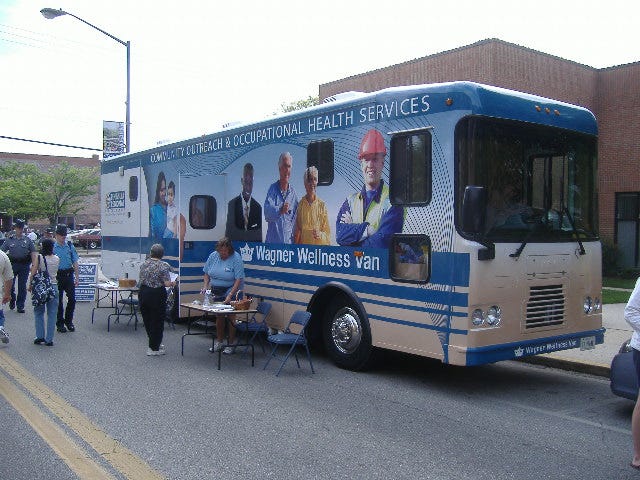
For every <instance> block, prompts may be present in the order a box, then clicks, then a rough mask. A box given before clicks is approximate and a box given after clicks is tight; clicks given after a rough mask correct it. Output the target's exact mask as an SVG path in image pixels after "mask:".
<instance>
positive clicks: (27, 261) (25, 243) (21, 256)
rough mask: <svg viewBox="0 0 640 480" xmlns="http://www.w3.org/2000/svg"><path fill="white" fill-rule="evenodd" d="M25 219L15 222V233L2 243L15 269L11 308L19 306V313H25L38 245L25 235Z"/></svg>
mask: <svg viewBox="0 0 640 480" xmlns="http://www.w3.org/2000/svg"><path fill="white" fill-rule="evenodd" d="M24 224H25V222H24V220H22V219H21V218H17V219H16V221H15V223H14V224H13V226H14V229H15V235H13V236H12V237H10V238H7V239H6V240H5V241H4V243H3V244H2V247H1V249H2V251H3V252H5V253H6V254H7V255H8V256H9V260H11V268H12V269H13V284H12V285H11V300H10V301H9V308H10V309H11V310H13V309H14V308H16V307H17V308H18V313H24V302H25V300H26V298H27V279H28V278H29V269H30V266H31V262H35V261H36V260H37V258H38V257H37V255H38V254H37V253H36V246H35V245H34V244H33V242H32V241H31V239H30V238H29V237H27V236H26V235H24ZM16 277H17V279H18V295H17V296H16Z"/></svg>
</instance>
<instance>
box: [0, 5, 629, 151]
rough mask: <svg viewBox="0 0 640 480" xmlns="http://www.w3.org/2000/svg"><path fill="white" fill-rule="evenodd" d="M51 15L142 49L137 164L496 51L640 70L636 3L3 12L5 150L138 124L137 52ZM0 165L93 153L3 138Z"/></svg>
mask: <svg viewBox="0 0 640 480" xmlns="http://www.w3.org/2000/svg"><path fill="white" fill-rule="evenodd" d="M48 2H49V3H48ZM634 5H636V6H635V7H634ZM44 7H50V8H56V9H58V8H62V9H63V10H65V11H67V12H69V13H72V14H74V15H76V16H78V17H81V18H83V19H84V20H86V21H88V22H89V23H92V24H94V25H95V26H97V27H100V28H102V29H103V30H105V31H107V32H109V33H110V34H112V35H114V36H115V37H117V38H119V39H121V40H123V41H127V40H128V41H130V42H131V122H132V125H131V150H132V151H137V150H143V149H146V148H150V147H153V146H155V145H157V144H158V142H166V141H176V140H182V139H185V138H190V137H195V136H199V135H203V134H206V133H211V132H214V131H217V130H219V129H220V127H221V125H222V124H223V123H226V122H230V121H246V120H253V119H260V118H263V117H265V116H268V115H271V114H272V113H274V112H276V111H278V110H279V109H280V105H281V104H282V103H289V102H293V101H296V100H299V99H302V98H306V97H308V96H310V95H317V94H318V85H319V84H321V83H326V82H330V81H332V80H336V79H340V78H344V77H347V76H350V75H355V74H358V73H362V72H366V71H369V70H373V69H377V68H382V67H386V66H389V65H393V64H397V63H401V62H405V61H407V60H411V59H414V58H420V57H423V56H426V55H430V54H434V53H438V52H442V51H445V50H449V49H452V48H457V47H460V46H464V45H469V44H471V43H474V42H477V41H479V40H483V39H486V38H499V39H501V40H505V41H507V42H512V43H516V44H519V45H522V46H525V47H528V48H532V49H535V50H539V51H542V52H545V53H550V54H553V55H557V56H559V57H562V58H566V59H569V60H573V61H576V62H579V63H583V64H585V65H589V66H592V67H597V68H602V67H609V66H613V65H620V64H624V63H631V62H636V61H640V51H639V50H638V45H640V38H638V37H639V36H640V34H639V33H638V32H640V25H639V23H640V20H639V19H638V15H637V10H638V7H637V2H635V1H632V0H626V1H625V0H609V1H607V2H602V1H593V0H575V1H574V0H537V1H536V2H519V1H513V0H483V1H478V0H448V1H444V2H431V1H425V0H394V1H392V2H383V1H380V0H366V1H364V0H363V1H360V0H323V1H322V2H303V1H300V0H296V1H293V0H281V1H278V0H272V1H268V0H234V1H225V2H222V1H213V0H180V1H178V2H176V1H168V0H126V1H125V0H109V1H107V2H96V1H89V0H55V1H54V2H51V1H50V0H37V1H34V0H0V92H2V96H1V97H0V98H1V101H0V136H5V137H7V136H8V137H18V138H26V139H32V140H43V141H47V142H52V143H60V144H66V145H75V146H82V147H90V148H96V149H100V148H102V121H103V120H115V121H124V119H125V98H126V48H125V47H124V46H123V45H121V44H119V43H117V42H116V41H114V40H113V39H111V38H108V37H107V36H105V35H103V34H102V33H100V32H98V31H96V30H94V29H92V28H90V27H88V26H87V25H85V24H83V23H82V22H79V21H78V20H76V19H75V18H73V17H70V16H63V17H59V18H55V19H53V20H46V19H45V18H44V17H43V16H42V15H41V14H40V12H39V11H40V9H41V8H44ZM0 152H21V153H40V154H54V155H70V156H74V155H77V156H89V155H91V153H92V152H91V151H89V150H79V149H71V148H60V147H52V146H46V145H39V144H36V143H27V142H18V141H9V140H4V139H2V138H0ZM93 153H100V152H93Z"/></svg>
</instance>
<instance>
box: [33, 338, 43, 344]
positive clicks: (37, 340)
mask: <svg viewBox="0 0 640 480" xmlns="http://www.w3.org/2000/svg"><path fill="white" fill-rule="evenodd" d="M43 343H46V340H45V339H44V338H36V339H34V340H33V344H34V345H42V344H43Z"/></svg>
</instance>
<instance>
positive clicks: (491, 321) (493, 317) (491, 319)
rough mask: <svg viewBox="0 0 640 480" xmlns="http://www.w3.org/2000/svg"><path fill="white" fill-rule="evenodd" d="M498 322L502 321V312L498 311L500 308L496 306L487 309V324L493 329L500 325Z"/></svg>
mask: <svg viewBox="0 0 640 480" xmlns="http://www.w3.org/2000/svg"><path fill="white" fill-rule="evenodd" d="M500 320H502V311H501V310H500V307H498V306H497V305H493V306H491V307H489V310H487V324H488V325H491V326H492V327H495V326H496V325H498V324H499V323H500Z"/></svg>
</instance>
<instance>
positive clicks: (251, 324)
mask: <svg viewBox="0 0 640 480" xmlns="http://www.w3.org/2000/svg"><path fill="white" fill-rule="evenodd" d="M256 310H257V312H256V313H254V314H253V315H252V316H251V318H250V319H249V320H248V321H247V322H238V323H237V324H236V329H237V330H238V332H240V333H241V334H243V335H245V337H246V338H247V341H246V342H245V343H250V344H253V342H254V341H255V340H256V339H257V340H258V342H260V348H262V352H263V353H264V344H263V342H262V339H261V338H260V334H261V333H269V326H268V325H267V317H268V316H269V313H270V312H271V304H270V303H269V302H260V303H259V304H258V306H257V307H256ZM249 335H251V336H249ZM248 349H249V346H247V347H246V348H245V352H246V351H247V350H248Z"/></svg>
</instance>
